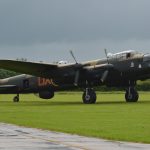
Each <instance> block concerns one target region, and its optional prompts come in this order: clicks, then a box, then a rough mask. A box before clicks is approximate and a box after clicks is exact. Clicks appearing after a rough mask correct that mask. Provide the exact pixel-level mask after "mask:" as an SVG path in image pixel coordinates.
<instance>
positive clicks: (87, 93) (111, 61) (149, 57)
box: [0, 50, 150, 104]
mask: <svg viewBox="0 0 150 150" xmlns="http://www.w3.org/2000/svg"><path fill="white" fill-rule="evenodd" d="M71 55H72V57H73V58H74V60H75V62H76V63H72V64H69V63H66V62H63V61H61V62H60V63H58V64H48V63H35V62H22V61H16V60H0V67H1V68H3V69H8V70H13V71H16V72H21V73H25V74H30V75H21V76H17V77H12V78H10V79H3V80H1V81H0V84H1V86H0V91H1V92H0V93H5V92H4V91H5V90H1V89H6V91H7V89H10V90H9V91H13V90H14V92H13V93H15V92H16V94H17V95H19V93H30V92H34V93H39V96H40V97H41V98H52V97H53V96H54V92H55V91H59V90H69V89H71V88H76V87H80V88H82V89H84V92H83V96H82V99H83V103H85V104H92V103H95V102H96V93H95V91H94V89H93V88H94V87H95V86H100V85H106V86H108V87H123V88H124V89H125V90H126V93H125V99H126V101H127V102H137V101H138V98H139V94H138V92H137V91H136V89H135V86H136V82H137V80H146V79H149V78H150V54H143V53H140V52H137V51H134V50H127V51H123V52H119V53H115V54H107V52H106V56H107V57H106V58H104V59H99V60H93V61H88V62H83V63H78V62H77V61H76V59H75V57H74V55H73V53H72V52H71ZM39 77H40V78H39ZM41 87H42V88H41ZM6 93H8V92H6ZM17 97H18V96H17ZM16 99H17V98H16Z"/></svg>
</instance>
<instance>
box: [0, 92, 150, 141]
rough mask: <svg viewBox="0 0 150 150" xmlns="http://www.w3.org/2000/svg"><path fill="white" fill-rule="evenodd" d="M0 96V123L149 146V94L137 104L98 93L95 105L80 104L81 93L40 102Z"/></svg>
mask: <svg viewBox="0 0 150 150" xmlns="http://www.w3.org/2000/svg"><path fill="white" fill-rule="evenodd" d="M13 96H14V95H0V122H7V123H13V124H18V125H23V126H28V127H35V128H42V129H49V130H54V131H62V132H68V133H75V134H79V135H86V136H93V137H99V138H106V139H113V140H124V141H135V142H145V143H150V92H141V93H140V100H139V102H138V103H126V102H125V100H124V93H117V92H116V93H98V100H97V104H92V105H85V104H82V101H81V97H82V93H68V94H64V93H58V94H56V95H55V98H54V99H51V100H42V99H39V98H37V97H35V96H34V95H20V102H19V103H13V102H12V97H13Z"/></svg>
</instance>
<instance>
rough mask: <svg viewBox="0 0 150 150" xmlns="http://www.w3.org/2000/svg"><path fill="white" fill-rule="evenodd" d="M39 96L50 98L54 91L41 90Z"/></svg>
mask: <svg viewBox="0 0 150 150" xmlns="http://www.w3.org/2000/svg"><path fill="white" fill-rule="evenodd" d="M39 97H40V98H42V99H51V98H53V97H54V91H41V92H39Z"/></svg>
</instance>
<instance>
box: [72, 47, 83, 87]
mask: <svg viewBox="0 0 150 150" xmlns="http://www.w3.org/2000/svg"><path fill="white" fill-rule="evenodd" d="M70 54H71V56H72V58H73V59H74V61H75V63H76V65H77V67H76V68H75V69H76V73H75V78H74V85H75V86H78V82H79V77H80V68H81V66H80V64H79V63H78V62H77V60H76V58H75V56H74V54H73V51H72V50H70Z"/></svg>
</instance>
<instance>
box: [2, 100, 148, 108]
mask: <svg viewBox="0 0 150 150" xmlns="http://www.w3.org/2000/svg"><path fill="white" fill-rule="evenodd" d="M0 103H1V104H5V105H9V104H10V103H11V106H15V105H16V103H13V105H12V102H8V101H7V102H6V101H0ZM129 104H131V105H134V104H136V105H137V104H150V101H148V100H145V101H139V102H138V103H133V102H132V103H131V102H130V103H126V102H124V101H107V102H106V101H101V102H97V103H96V104H93V105H92V106H96V105H129ZM17 105H18V104H17ZM19 105H20V106H41V107H42V106H80V105H81V106H83V103H82V102H78V101H77V102H71V101H70V102H68V101H67V102H65V101H63V102H62V101H57V102H49V103H48V102H44V101H37V102H36V101H35V102H33V101H23V102H21V103H20V104H19ZM19 105H18V106H19ZM0 106H4V105H0ZM9 106H10V105H9ZM84 106H85V107H86V106H91V105H88V104H87V105H84Z"/></svg>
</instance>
